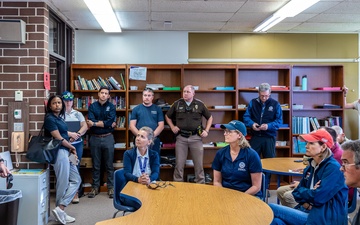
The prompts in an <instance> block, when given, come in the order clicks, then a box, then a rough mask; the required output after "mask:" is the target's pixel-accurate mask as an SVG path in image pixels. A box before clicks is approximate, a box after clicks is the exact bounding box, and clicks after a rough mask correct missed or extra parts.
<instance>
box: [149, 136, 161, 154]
mask: <svg viewBox="0 0 360 225" xmlns="http://www.w3.org/2000/svg"><path fill="white" fill-rule="evenodd" d="M150 149H151V150H154V151H155V152H157V153H158V154H159V157H160V156H161V155H160V151H161V146H160V138H159V137H156V138H155V139H154V142H153V143H152V145H150Z"/></svg>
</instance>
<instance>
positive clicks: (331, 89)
mask: <svg viewBox="0 0 360 225" xmlns="http://www.w3.org/2000/svg"><path fill="white" fill-rule="evenodd" d="M315 90H323V91H341V87H318V88H315Z"/></svg>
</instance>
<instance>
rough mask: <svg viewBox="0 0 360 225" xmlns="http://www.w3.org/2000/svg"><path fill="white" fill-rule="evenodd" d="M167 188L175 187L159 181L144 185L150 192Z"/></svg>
mask: <svg viewBox="0 0 360 225" xmlns="http://www.w3.org/2000/svg"><path fill="white" fill-rule="evenodd" d="M167 186H172V187H175V186H174V185H173V184H172V183H170V182H168V181H160V182H156V183H150V184H147V185H146V187H147V188H149V189H152V190H156V189H158V188H166V187H167Z"/></svg>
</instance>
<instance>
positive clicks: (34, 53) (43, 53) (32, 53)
mask: <svg viewBox="0 0 360 225" xmlns="http://www.w3.org/2000/svg"><path fill="white" fill-rule="evenodd" d="M46 55H47V50H46V49H29V56H46Z"/></svg>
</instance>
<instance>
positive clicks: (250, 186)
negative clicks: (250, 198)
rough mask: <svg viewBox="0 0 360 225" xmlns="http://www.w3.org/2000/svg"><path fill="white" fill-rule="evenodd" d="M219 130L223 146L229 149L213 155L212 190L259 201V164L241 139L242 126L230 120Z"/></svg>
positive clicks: (260, 168) (243, 137)
mask: <svg viewBox="0 0 360 225" xmlns="http://www.w3.org/2000/svg"><path fill="white" fill-rule="evenodd" d="M221 128H222V129H224V136H225V142H226V143H228V144H229V145H228V146H226V147H224V148H222V149H220V150H219V151H217V153H216V155H215V159H214V161H213V163H212V168H213V170H214V186H220V187H226V188H231V189H234V190H238V191H242V192H245V193H248V194H250V195H254V196H257V197H261V196H262V193H261V191H260V188H261V173H262V166H261V161H260V157H259V155H258V154H257V153H256V151H255V150H254V149H252V148H251V147H250V144H249V142H248V141H247V140H246V139H245V136H246V127H245V125H244V124H243V123H242V122H240V121H238V120H233V121H231V122H230V123H228V124H222V125H221Z"/></svg>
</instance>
